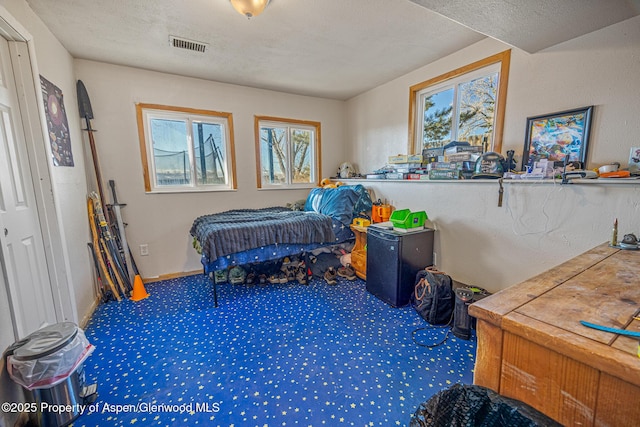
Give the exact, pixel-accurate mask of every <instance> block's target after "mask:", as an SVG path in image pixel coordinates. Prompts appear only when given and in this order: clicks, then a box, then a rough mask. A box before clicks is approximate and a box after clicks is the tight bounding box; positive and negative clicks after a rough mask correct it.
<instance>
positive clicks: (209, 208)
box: [75, 60, 345, 278]
mask: <svg viewBox="0 0 640 427" xmlns="http://www.w3.org/2000/svg"><path fill="white" fill-rule="evenodd" d="M75 70H76V73H77V76H78V78H79V79H80V80H82V81H83V83H84V84H85V86H86V88H87V92H88V93H89V97H90V98H91V105H92V108H93V113H94V117H95V119H94V120H93V125H94V128H96V129H97V130H98V132H97V133H96V145H97V146H98V152H99V157H100V167H101V172H102V176H103V179H104V181H105V184H104V185H105V191H106V189H107V188H108V186H107V184H106V182H107V181H108V180H109V179H114V180H115V182H116V188H117V190H118V201H119V202H121V203H126V204H127V206H126V207H125V208H123V210H122V212H123V217H124V221H125V222H127V223H128V224H129V226H128V227H127V239H128V241H129V244H130V246H131V248H132V250H133V253H134V257H135V261H136V263H137V265H138V267H139V269H140V271H141V274H142V276H143V277H145V278H150V277H156V276H161V275H167V274H173V273H180V272H189V271H195V270H199V269H201V268H202V265H201V264H200V258H199V256H198V255H197V253H196V252H195V250H194V249H193V247H192V246H191V244H192V243H191V238H190V236H189V229H190V228H191V224H192V222H193V220H194V219H195V218H196V217H198V216H200V215H205V214H209V213H213V212H220V211H224V210H228V209H235V208H255V207H265V206H282V205H284V204H286V203H288V202H292V201H295V200H299V199H303V198H305V197H306V195H307V194H308V190H258V189H257V188H256V168H255V164H256V159H255V151H254V144H255V139H254V135H253V126H254V121H253V120H254V115H269V116H276V117H284V118H292V119H303V120H314V121H319V122H321V133H322V141H321V144H322V169H323V173H322V176H329V175H333V174H335V171H336V169H337V167H338V165H339V164H340V163H341V162H342V161H344V156H345V147H344V142H345V137H344V134H345V130H344V126H345V124H344V111H345V105H344V102H341V101H332V100H327V99H320V98H312V97H304V96H297V95H288V94H283V93H278V92H272V91H266V90H259V89H253V88H247V87H242V86H235V85H229V84H222V83H216V82H211V81H205V80H199V79H193V78H185V77H179V76H175V75H169V74H162V73H157V72H151V71H145V70H140V69H134V68H129V67H121V66H115V65H107V64H103V63H98V62H92V61H86V60H77V61H76V62H75ZM136 103H153V104H163V105H172V106H180V107H190V108H201V109H207V110H215V111H224V112H230V113H232V114H233V124H234V130H235V150H236V169H237V177H238V189H237V191H233V192H209V193H198V194H194V193H189V194H145V191H144V182H143V175H142V163H141V156H140V148H139V141H138V129H137V124H136V112H135V104H136ZM107 200H108V201H110V200H111V198H110V195H109V197H107ZM143 243H146V244H148V245H149V256H144V257H142V256H140V255H139V249H138V248H139V245H140V244H143Z"/></svg>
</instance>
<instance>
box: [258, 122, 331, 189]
mask: <svg viewBox="0 0 640 427" xmlns="http://www.w3.org/2000/svg"><path fill="white" fill-rule="evenodd" d="M263 123H268V124H273V125H274V127H286V128H287V129H289V128H292V127H293V128H301V129H305V128H307V129H312V130H313V131H314V135H315V140H314V141H313V143H312V146H313V152H312V153H311V155H312V159H311V162H310V163H311V165H312V171H311V178H312V179H311V181H310V182H306V183H301V184H295V183H285V184H271V183H266V182H263V180H262V156H261V155H260V147H261V140H260V128H261V124H263ZM254 135H255V152H256V180H257V182H256V185H257V187H258V189H262V190H273V189H281V190H291V189H302V188H313V187H317V186H318V185H319V182H320V174H321V171H322V169H321V165H322V162H321V150H320V147H321V140H322V137H321V123H320V122H316V121H311V120H298V119H289V118H283V117H273V116H254ZM290 143H291V142H290V141H289V145H290ZM288 161H289V162H288V165H287V166H288V167H289V170H290V168H291V163H290V162H291V159H290V158H289V159H288Z"/></svg>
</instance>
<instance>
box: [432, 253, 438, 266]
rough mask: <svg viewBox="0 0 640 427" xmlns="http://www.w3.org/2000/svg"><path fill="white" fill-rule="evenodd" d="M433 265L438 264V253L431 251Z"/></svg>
mask: <svg viewBox="0 0 640 427" xmlns="http://www.w3.org/2000/svg"><path fill="white" fill-rule="evenodd" d="M433 265H434V266H436V265H438V254H437V253H435V252H434V253H433Z"/></svg>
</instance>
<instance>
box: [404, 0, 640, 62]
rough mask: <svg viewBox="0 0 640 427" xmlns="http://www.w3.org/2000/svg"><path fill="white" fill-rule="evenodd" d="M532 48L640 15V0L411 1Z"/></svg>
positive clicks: (506, 40) (504, 40)
mask: <svg viewBox="0 0 640 427" xmlns="http://www.w3.org/2000/svg"><path fill="white" fill-rule="evenodd" d="M411 1H412V2H414V3H416V4H419V5H421V6H424V7H425V8H427V9H430V10H433V11H435V12H437V13H440V14H442V15H443V16H446V17H447V18H450V19H452V20H454V21H456V22H459V23H460V24H462V25H464V26H466V27H468V28H471V29H473V30H476V31H478V32H479V33H481V34H485V35H487V36H490V37H493V38H495V39H498V40H500V41H503V42H505V43H508V44H510V45H512V46H516V47H518V48H520V49H522V50H524V51H527V52H529V53H535V52H537V51H539V50H542V49H545V48H547V47H550V46H553V45H556V44H558V43H561V42H564V41H567V40H571V39H573V38H576V37H578V36H581V35H583V34H587V33H590V32H592V31H596V30H599V29H601V28H604V27H607V26H609V25H612V24H615V23H617V22H621V21H624V20H626V19H629V18H633V17H634V16H636V15H638V14H640V0H473V1H469V0H448V1H442V0H411Z"/></svg>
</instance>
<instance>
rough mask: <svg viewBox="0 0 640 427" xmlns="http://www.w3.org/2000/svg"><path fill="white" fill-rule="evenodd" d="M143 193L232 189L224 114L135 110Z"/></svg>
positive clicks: (230, 153)
mask: <svg viewBox="0 0 640 427" xmlns="http://www.w3.org/2000/svg"><path fill="white" fill-rule="evenodd" d="M137 110H138V126H139V127H140V133H141V149H144V153H143V163H144V167H145V187H146V190H147V192H163V191H212V190H227V189H233V188H235V179H234V177H235V172H234V163H235V162H234V153H233V137H232V132H231V129H232V118H231V114H230V113H220V112H214V111H207V110H194V109H187V108H179V107H165V106H157V105H146V104H138V105H137Z"/></svg>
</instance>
